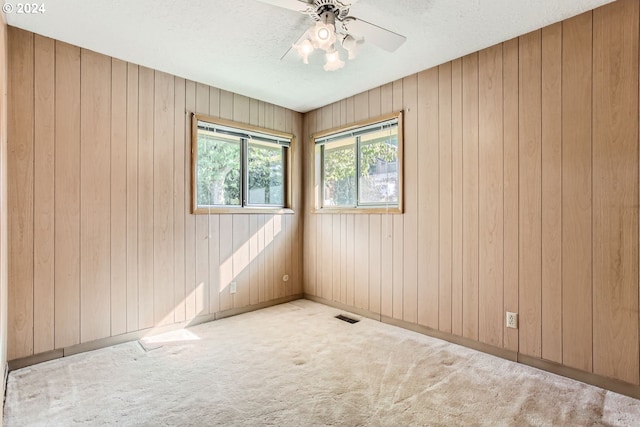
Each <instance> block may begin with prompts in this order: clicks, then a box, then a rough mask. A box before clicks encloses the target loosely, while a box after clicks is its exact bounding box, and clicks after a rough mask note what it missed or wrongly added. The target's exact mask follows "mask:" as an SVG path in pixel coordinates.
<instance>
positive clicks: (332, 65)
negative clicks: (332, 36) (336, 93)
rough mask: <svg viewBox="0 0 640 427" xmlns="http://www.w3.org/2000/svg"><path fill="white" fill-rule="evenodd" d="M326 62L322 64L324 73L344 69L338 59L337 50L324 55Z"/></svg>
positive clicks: (342, 62)
mask: <svg viewBox="0 0 640 427" xmlns="http://www.w3.org/2000/svg"><path fill="white" fill-rule="evenodd" d="M325 59H326V62H325V64H324V70H325V71H335V70H339V69H340V68H342V67H344V61H343V60H341V59H340V53H339V52H338V51H337V50H333V51H331V52H327V53H326V55H325Z"/></svg>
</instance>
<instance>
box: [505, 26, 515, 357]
mask: <svg viewBox="0 0 640 427" xmlns="http://www.w3.org/2000/svg"><path fill="white" fill-rule="evenodd" d="M502 82H503V86H504V87H503V91H502V95H503V102H504V109H503V114H504V115H503V120H504V121H503V125H504V131H503V136H504V141H503V143H504V153H503V156H502V158H503V185H504V212H503V215H504V246H503V249H504V259H503V263H504V308H503V313H506V312H507V311H510V312H512V313H518V311H519V310H518V263H519V257H518V247H519V240H518V221H519V216H518V200H519V193H518V191H519V189H518V186H519V179H518V171H519V163H518V159H519V155H518V152H519V151H518V146H519V144H518V133H519V131H518V99H519V98H518V39H517V38H516V39H512V40H509V41H507V42H504V43H503V46H502ZM503 330H504V332H503V336H504V347H505V348H507V349H509V350H512V351H518V330H517V329H512V328H507V327H506V326H504V329H503Z"/></svg>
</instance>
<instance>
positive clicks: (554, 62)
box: [542, 23, 562, 363]
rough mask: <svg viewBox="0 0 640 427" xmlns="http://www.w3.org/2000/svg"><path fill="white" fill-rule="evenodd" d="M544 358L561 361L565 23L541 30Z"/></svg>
mask: <svg viewBox="0 0 640 427" xmlns="http://www.w3.org/2000/svg"><path fill="white" fill-rule="evenodd" d="M542 357H543V358H544V359H548V360H553V361H554V362H557V363H562V24H560V23H558V24H555V25H551V26H549V27H547V28H544V29H543V30H542Z"/></svg>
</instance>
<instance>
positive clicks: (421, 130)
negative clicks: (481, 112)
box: [404, 68, 440, 329]
mask: <svg viewBox="0 0 640 427" xmlns="http://www.w3.org/2000/svg"><path fill="white" fill-rule="evenodd" d="M405 93H406V91H405ZM417 96H418V99H417V102H418V104H417V110H418V114H419V119H418V123H417V124H418V129H417V137H418V138H420V143H419V144H418V142H417V137H416V132H415V130H414V132H413V133H410V132H405V133H404V137H405V142H404V143H405V147H407V145H414V144H415V145H417V146H416V147H415V149H416V152H415V153H414V154H413V156H414V157H415V158H417V160H418V163H417V164H419V165H420V168H417V164H416V165H414V166H415V168H416V169H417V170H416V169H414V170H413V171H412V172H413V173H414V175H413V176H417V177H418V179H417V182H418V183H419V187H418V193H417V206H412V203H409V202H408V200H407V199H408V198H411V197H412V198H414V199H416V194H412V195H409V194H407V193H406V192H405V200H407V202H406V203H405V209H407V210H409V209H411V210H413V211H414V214H417V224H414V225H413V226H412V227H411V228H409V229H410V230H416V226H417V231H418V232H417V234H416V233H415V231H413V232H410V233H407V232H405V233H404V234H405V236H404V238H405V239H407V238H408V237H409V236H410V235H414V236H416V237H417V253H418V264H417V270H418V271H417V273H418V278H417V280H418V283H419V287H418V293H417V295H413V298H411V301H410V303H416V301H414V298H416V297H417V306H418V319H417V320H418V323H420V324H421V325H424V326H428V327H430V328H434V329H437V328H438V317H439V316H438V305H439V298H438V294H439V289H438V287H439V285H438V283H439V265H438V264H439V244H438V242H439V231H438V230H439V228H440V224H439V194H440V189H439V179H440V173H439V162H440V159H439V154H438V153H439V143H438V139H439V130H438V129H439V118H438V96H439V95H438V69H437V68H432V69H430V70H427V71H423V72H421V73H420V74H418V93H417ZM414 99H415V98H414ZM405 120H406V119H405ZM405 123H406V122H405ZM405 129H406V124H405ZM405 159H411V155H410V154H409V153H407V152H406V150H405ZM405 176H406V177H407V178H408V179H405V182H410V181H415V180H412V179H410V177H411V176H412V175H410V174H409V171H408V170H407V169H406V168H405ZM416 211H417V212H416ZM407 226H408V220H405V228H406V227H407ZM405 250H407V246H406V245H405ZM405 286H406V284H405ZM406 297H407V293H406V292H405V298H406ZM405 307H406V306H405ZM405 310H406V308H405Z"/></svg>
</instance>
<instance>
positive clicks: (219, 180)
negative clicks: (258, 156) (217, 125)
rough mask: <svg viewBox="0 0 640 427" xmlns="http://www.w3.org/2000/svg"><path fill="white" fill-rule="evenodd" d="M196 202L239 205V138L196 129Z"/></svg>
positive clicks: (207, 204) (200, 203)
mask: <svg viewBox="0 0 640 427" xmlns="http://www.w3.org/2000/svg"><path fill="white" fill-rule="evenodd" d="M197 163H198V164H197V174H198V189H197V190H198V206H213V205H218V206H220V205H222V206H239V205H240V139H239V138H235V137H231V136H225V135H220V134H215V133H213V132H209V131H205V130H198V159H197Z"/></svg>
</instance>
